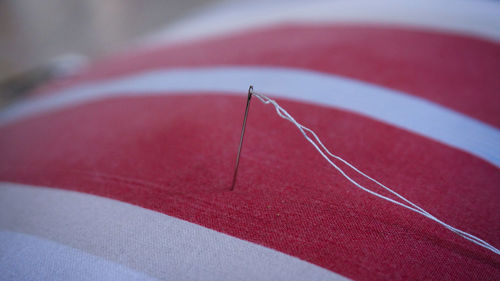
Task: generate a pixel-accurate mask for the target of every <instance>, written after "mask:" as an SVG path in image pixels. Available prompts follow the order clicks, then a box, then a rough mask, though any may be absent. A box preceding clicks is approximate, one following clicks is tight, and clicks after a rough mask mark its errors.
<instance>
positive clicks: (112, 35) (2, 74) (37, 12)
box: [0, 0, 220, 79]
mask: <svg viewBox="0 0 500 281" xmlns="http://www.w3.org/2000/svg"><path fill="white" fill-rule="evenodd" d="M214 2H217V0H182V1H179V0H0V42H1V44H0V79H5V78H6V77H8V76H11V75H14V74H17V73H19V72H23V71H27V70H30V69H33V68H34V67H36V66H39V65H41V64H44V63H47V61H49V60H52V59H54V58H57V57H59V56H63V55H65V57H66V58H68V57H70V56H72V57H73V58H74V59H76V58H77V56H74V55H75V54H77V55H83V56H85V57H90V58H97V57H100V56H103V55H106V54H107V53H110V52H113V51H114V50H117V49H120V48H123V47H124V46H126V45H130V44H132V43H133V42H135V41H137V40H139V38H140V37H141V36H145V35H146V34H148V33H149V32H152V31H155V30H158V29H160V28H162V27H164V26H165V25H168V24H169V23H172V22H174V21H176V20H179V19H181V18H183V17H186V16H188V15H189V14H193V13H197V12H199V11H201V10H203V9H204V8H205V7H207V6H210V5H212V4H213V3H214ZM219 2H220V0H219Z"/></svg>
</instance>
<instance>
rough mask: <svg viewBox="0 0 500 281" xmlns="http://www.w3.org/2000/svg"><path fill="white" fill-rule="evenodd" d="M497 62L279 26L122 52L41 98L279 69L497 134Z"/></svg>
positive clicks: (389, 38)
mask: <svg viewBox="0 0 500 281" xmlns="http://www.w3.org/2000/svg"><path fill="white" fill-rule="evenodd" d="M255 42H258V44H256V43H255ZM498 57H500V45H499V44H498V43H492V42H488V41H483V40H478V39H474V38H470V37H464V36H458V35H450V34H441V33H433V32H423V31H418V30H411V31H410V30H404V29H398V28H396V27H384V28H381V27H373V26H332V25H320V26H315V25H313V26H310V25H285V26H279V27H274V28H263V29H257V30H251V31H248V32H243V33H239V34H235V35H232V36H228V37H220V38H219V37H216V38H212V39H206V40H199V41H196V42H190V43H185V44H179V45H176V46H166V47H157V48H153V49H146V50H142V51H138V52H131V53H130V52H127V53H125V54H123V55H118V56H116V57H113V58H110V59H108V60H105V61H102V62H99V63H97V64H95V65H93V66H91V67H89V68H88V69H87V70H86V71H84V72H83V73H81V74H80V75H78V76H77V77H73V78H71V79H67V80H63V81H60V82H59V83H53V84H52V85H49V86H48V87H46V89H45V91H42V94H43V93H46V94H47V95H50V94H51V93H54V92H59V91H60V90H62V89H65V88H68V87H72V86H76V85H81V83H86V82H95V81H102V80H109V79H120V78H123V77H126V76H130V75H137V74H140V73H144V72H151V71H154V70H172V69H178V68H192V67H215V66H237V67H241V66H245V67H255V66H259V67H279V68H292V69H303V70H309V71H317V72H321V73H324V74H332V75H336V76H341V77H346V78H351V79H355V80H361V81H363V82H367V83H371V84H375V85H379V86H383V87H386V88H390V89H393V90H397V91H400V92H404V93H408V94H411V95H414V96H417V97H421V98H424V99H426V100H429V101H432V102H435V103H438V104H440V105H442V106H445V107H448V108H450V109H452V110H455V111H458V112H461V113H463V114H466V115H468V116H470V117H473V118H475V119H479V120H481V121H483V122H486V123H488V124H490V125H493V126H495V127H497V128H500V115H498V114H497V113H498V108H499V107H500V99H498V97H497V96H498V90H497V89H500V80H499V79H498V77H497V75H496V74H497V73H498V72H499V71H500V63H499V61H498V60H497V59H496V58H498ZM464 66H467V67H464ZM478 70H480V71H478ZM250 82H251V81H250V79H249V81H248V83H250ZM248 83H247V84H248ZM254 86H256V87H258V86H259V85H254ZM247 87H248V85H246V86H245V88H247ZM239 91H240V90H239ZM239 91H238V92H239Z"/></svg>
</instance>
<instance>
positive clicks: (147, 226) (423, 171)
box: [0, 1, 500, 280]
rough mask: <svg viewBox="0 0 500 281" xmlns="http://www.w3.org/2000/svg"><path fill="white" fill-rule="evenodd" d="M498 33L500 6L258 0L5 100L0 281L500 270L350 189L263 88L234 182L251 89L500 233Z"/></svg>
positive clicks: (355, 159) (344, 149)
mask: <svg viewBox="0 0 500 281" xmlns="http://www.w3.org/2000/svg"><path fill="white" fill-rule="evenodd" d="M264 7H266V9H264ZM389 8H390V9H392V12H387V9H389ZM162 38H167V39H168V40H163V39H162ZM499 42H500V5H499V4H497V3H490V2H451V3H450V2H448V1H444V2H443V1H437V2H436V1H432V3H431V2H427V1H418V2H415V3H406V2H392V1H388V2H379V3H377V4H373V3H371V4H370V2H368V3H367V2H351V1H335V2H327V3H325V2H318V3H316V2H313V3H309V4H304V3H300V4H298V3H297V4H287V5H285V6H284V5H283V4H280V5H272V4H269V3H266V4H252V6H246V7H245V8H240V9H239V10H237V11H236V12H234V11H232V12H229V11H227V10H226V9H220V10H216V11H214V12H213V14H212V15H211V16H210V15H208V16H205V17H202V18H200V19H199V20H193V21H190V22H186V23H183V24H179V25H178V26H176V27H174V28H172V29H169V30H168V31H167V32H165V33H162V34H158V35H156V36H155V37H154V38H151V39H150V40H149V43H148V44H147V46H143V47H141V48H138V49H136V50H133V51H128V52H125V53H122V54H119V55H117V56H115V57H112V58H109V59H105V60H103V61H100V62H96V63H94V64H93V65H91V66H90V67H88V68H87V69H85V70H83V71H82V72H81V73H79V74H78V75H77V76H75V77H72V78H71V79H66V80H64V81H54V82H53V83H51V84H49V85H46V86H45V87H44V88H43V89H40V90H39V91H38V93H36V94H34V95H33V96H32V97H31V98H29V99H27V100H24V101H22V102H20V103H18V104H15V105H13V106H11V107H9V108H6V109H4V110H3V111H1V112H0V155H1V160H0V181H1V183H0V273H1V275H2V278H1V279H3V280H49V279H50V280H96V279H102V280H150V279H165V280H349V279H351V280H498V279H500V258H499V257H498V256H497V255H495V254H493V253H491V252H490V251H488V250H486V249H483V248H481V247H478V246H477V245H474V244H472V243H470V242H468V241H466V240H464V239H462V238H461V237H459V236H457V235H455V234H453V233H452V232H450V231H448V230H446V229H445V228H443V227H442V226H440V225H438V224H436V223H435V222H432V221H431V220H428V219H426V218H424V217H423V216H419V215H418V214H415V213H412V212H409V211H408V210H406V209H403V208H401V207H398V206H395V205H393V204H391V203H389V202H386V201H383V200H380V199H378V198H376V197H373V196H371V195H370V194H368V193H365V192H362V191H360V190H359V189H356V188H354V187H353V186H352V185H351V184H350V183H349V182H348V181H347V180H346V179H345V178H343V177H342V176H341V175H340V174H338V173H337V172H336V171H335V170H334V169H332V168H331V167H330V166H329V165H328V164H327V163H326V162H325V161H324V159H322V158H321V156H320V155H319V154H318V153H317V152H316V151H315V150H314V148H313V147H311V146H310V145H309V144H308V143H307V142H306V141H305V140H304V138H303V137H302V136H301V134H300V133H299V132H298V131H297V130H296V129H295V128H294V127H293V126H292V125H291V124H289V123H287V122H284V121H283V120H282V119H280V118H278V117H277V116H276V114H275V112H274V110H273V109H272V108H271V107H269V106H265V105H263V104H261V103H259V102H254V103H253V104H252V105H251V108H250V114H249V120H248V125H247V132H246V136H245V144H244V147H243V154H242V158H241V162H240V169H239V178H238V182H237V185H236V188H235V190H234V191H232V192H231V191H229V186H230V183H231V180H232V172H233V165H234V160H235V156H236V155H235V154H236V150H237V146H238V141H239V133H240V129H241V121H242V114H243V110H244V106H245V102H246V99H245V98H244V97H245V95H246V89H247V88H248V86H249V85H250V84H252V85H254V87H255V90H256V91H257V92H260V93H263V94H266V95H268V96H271V97H274V98H276V99H277V100H278V102H280V104H281V105H282V106H283V107H284V108H286V109H287V111H288V112H290V113H291V114H292V115H293V116H294V117H295V118H296V119H297V120H298V121H300V122H301V123H303V124H304V125H306V126H308V127H309V128H311V129H313V130H315V131H316V132H317V133H318V134H319V136H320V137H321V139H322V141H323V142H324V143H325V145H326V146H327V147H328V148H331V150H332V151H334V152H335V153H337V154H339V155H341V156H342V157H343V158H344V159H346V160H347V161H349V162H351V163H353V164H355V165H356V166H357V167H358V168H360V169H361V170H362V171H364V172H366V173H367V174H368V175H371V176H372V177H374V178H376V179H377V180H379V181H381V182H383V183H384V184H386V185H388V186H389V187H391V188H392V189H394V190H395V191H397V192H398V193H400V194H403V195H404V196H405V197H406V198H408V199H410V200H411V201H412V202H414V203H416V204H417V205H419V206H421V207H423V208H424V209H426V210H427V211H429V212H430V213H431V214H433V215H435V216H436V217H438V218H440V219H442V220H443V221H445V222H447V223H449V224H450V225H452V226H455V227H458V228H460V229H462V230H464V231H467V232H469V233H471V234H474V235H476V236H478V237H480V238H482V239H484V240H486V241H488V242H490V243H491V244H493V245H494V246H496V247H498V246H500V235H499V234H500V212H499V209H498V208H499V204H500V189H499V187H500V171H499V167H500V114H499V110H500V98H499V96H498V94H499V92H500V79H499V77H500V76H499V73H500V44H499ZM352 176H354V177H355V178H356V179H358V180H360V181H361V182H362V183H364V184H367V185H369V183H368V182H366V181H364V180H363V179H361V178H359V177H356V176H355V175H352Z"/></svg>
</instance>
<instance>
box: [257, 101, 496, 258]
mask: <svg viewBox="0 0 500 281" xmlns="http://www.w3.org/2000/svg"><path fill="white" fill-rule="evenodd" d="M253 95H254V96H256V97H257V98H258V99H259V100H260V101H261V102H262V103H264V104H272V105H273V106H274V108H275V109H276V113H277V114H278V116H279V117H281V118H283V119H285V120H288V121H290V122H291V123H293V124H294V125H295V126H296V127H297V128H298V129H299V130H300V132H301V133H302V135H303V136H304V138H306V140H307V141H308V142H310V143H311V144H312V145H313V146H314V148H316V150H317V151H318V152H319V153H320V154H321V156H323V158H325V159H326V161H328V163H330V165H332V166H333V167H334V168H335V169H336V170H337V171H339V172H340V174H342V176H344V177H345V178H346V179H347V180H349V181H350V182H351V183H352V184H354V185H355V186H356V187H358V188H360V189H362V190H364V191H366V192H368V193H370V194H372V195H374V196H377V197H379V198H382V199H384V200H387V201H389V202H391V203H394V204H396V205H399V206H401V207H404V208H406V209H409V210H411V211H413V212H415V213H418V214H421V215H422V216H425V217H427V218H428V219H431V220H433V221H435V222H437V223H439V224H440V225H442V226H444V227H445V228H447V229H448V230H450V231H452V232H454V233H455V234H457V235H459V236H461V237H462V238H464V239H467V240H469V241H471V242H472V243H475V244H477V245H479V246H481V247H484V248H486V249H488V250H490V251H492V252H493V253H495V254H497V255H500V250H498V249H497V248H495V247H493V246H492V245H491V244H489V243H488V242H486V241H484V240H482V239H480V238H478V237H476V236H474V235H472V234H470V233H467V232H465V231H462V230H460V229H457V228H455V227H453V226H451V225H449V224H447V223H445V222H443V221H441V220H439V219H438V218H436V217H434V216H433V215H431V214H429V213H428V212H427V211H425V210H424V209H422V208H421V207H419V206H417V205H416V204H414V203H412V202H411V201H409V200H408V199H406V198H404V197H403V196H402V195H400V194H398V193H397V192H395V191H394V190H392V189H390V188H388V187H387V186H385V185H383V184H382V183H380V182H378V181H377V180H375V179H373V178H372V177H370V176H368V175H366V174H365V173H363V172H361V171H360V170H359V169H357V168H356V167H354V166H353V165H352V164H350V163H349V162H347V161H346V160H344V159H342V158H341V157H339V156H337V155H334V154H333V153H331V152H330V151H329V150H328V149H327V148H326V147H325V146H324V145H323V143H322V142H321V140H320V139H319V137H318V136H317V135H316V133H314V132H313V131H312V130H311V129H309V128H307V127H305V126H303V125H302V124H300V123H298V122H297V121H295V119H294V118H293V117H292V116H291V115H290V114H289V113H288V112H287V111H286V110H284V109H283V108H282V107H281V106H280V105H279V104H278V103H277V102H276V101H274V100H272V99H270V98H268V97H266V96H265V95H263V94H259V93H256V92H253ZM307 133H309V134H311V135H312V137H313V138H314V140H313V139H311V138H310V137H309V136H308V135H307ZM315 141H316V142H315ZM327 155H328V156H330V157H331V158H334V159H337V160H339V161H341V162H342V163H344V164H345V165H347V166H348V167H349V168H351V169H352V170H354V171H355V172H357V173H358V174H360V175H362V176H363V177H365V178H367V179H369V180H370V181H372V182H374V183H375V184H377V185H378V186H380V187H382V188H383V189H385V190H387V191H388V192H390V193H391V194H393V195H395V196H396V197H398V198H399V199H401V200H403V201H404V202H406V203H407V204H405V203H403V202H400V201H396V200H394V199H391V198H389V197H386V196H384V195H382V194H379V193H377V192H375V191H372V190H370V189H368V188H366V187H364V186H362V185H361V184H359V183H358V182H356V181H355V180H353V179H352V178H351V177H349V176H348V175H347V174H346V173H345V172H344V171H343V170H342V169H341V168H340V167H339V166H337V165H336V164H335V163H333V161H332V159H331V158H329V157H328V156H327Z"/></svg>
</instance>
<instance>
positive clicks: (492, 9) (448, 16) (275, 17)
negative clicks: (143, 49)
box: [141, 0, 500, 46]
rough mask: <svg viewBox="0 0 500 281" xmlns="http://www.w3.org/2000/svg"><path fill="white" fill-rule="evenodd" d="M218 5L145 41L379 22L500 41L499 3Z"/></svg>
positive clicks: (366, 0)
mask: <svg viewBox="0 0 500 281" xmlns="http://www.w3.org/2000/svg"><path fill="white" fill-rule="evenodd" d="M229 4H230V5H228V4H227V3H226V4H224V5H227V6H229V7H222V5H218V6H216V7H215V8H212V9H208V10H207V11H205V12H203V13H200V14H199V15H198V16H193V17H191V18H187V19H186V20H183V21H180V22H177V23H176V24H174V25H170V26H167V27H165V28H164V29H163V30H162V31H158V32H155V33H153V34H151V35H149V36H148V37H146V38H144V39H143V40H142V42H141V44H143V45H149V46H155V45H165V44H168V43H177V42H181V41H186V40H192V39H202V38H206V37H211V36H219V35H226V34H230V33H234V32H240V31H242V30H247V29H253V28H258V27H263V26H273V25H279V24H283V23H299V24H329V23H335V24H342V23H348V24H358V23H359V24H378V25H394V26H401V27H407V28H417V29H425V30H434V31H438V32H451V33H457V34H463V35H472V36H475V37H480V38H483V39H488V40H492V41H496V42H498V41H500V3H498V2H496V3H495V2H494V1H462V0H461V1H449V0H420V1H398V0H383V1H371V0H362V1H352V0H337V1H324V0H321V1H307V2H303V1H291V2H287V1H278V2H272V1H271V2H270V1H260V2H259V1H257V2H254V1H250V2H243V3H238V4H234V3H229Z"/></svg>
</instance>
